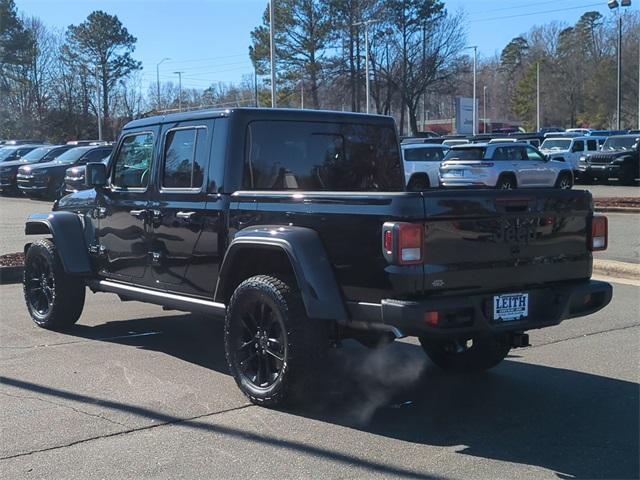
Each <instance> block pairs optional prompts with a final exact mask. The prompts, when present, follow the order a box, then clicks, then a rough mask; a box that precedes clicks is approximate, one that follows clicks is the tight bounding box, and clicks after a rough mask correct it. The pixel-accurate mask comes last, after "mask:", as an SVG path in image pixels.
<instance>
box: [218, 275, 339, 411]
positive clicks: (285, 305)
mask: <svg viewBox="0 0 640 480" xmlns="http://www.w3.org/2000/svg"><path fill="white" fill-rule="evenodd" d="M224 343H225V352H226V356H227V364H228V365H229V370H230V371H231V374H232V375H233V377H234V379H235V381H236V384H237V385H238V387H239V388H240V390H241V391H242V393H244V394H245V395H246V396H247V398H249V400H251V401H252V402H253V403H255V404H258V405H263V406H267V407H275V406H277V405H280V404H285V403H297V402H300V401H303V400H304V399H305V398H308V397H309V396H310V395H311V394H312V392H313V389H314V387H315V386H316V383H317V382H316V378H317V376H316V375H314V372H317V371H318V369H319V366H320V365H322V358H323V356H324V354H325V352H326V348H327V346H328V335H327V332H326V324H325V322H323V321H321V320H316V319H310V318H308V317H307V315H306V311H305V308H304V304H303V302H302V298H301V295H300V293H299V292H298V291H297V290H296V289H295V280H294V281H288V282H285V281H283V280H281V279H279V278H276V277H272V276H268V275H257V276H254V277H251V278H248V279H247V280H245V281H243V282H242V283H241V284H240V285H238V287H237V288H236V289H235V291H234V293H233V295H232V297H231V299H230V300H229V305H228V308H227V315H226V318H225V335H224Z"/></svg>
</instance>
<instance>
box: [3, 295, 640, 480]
mask: <svg viewBox="0 0 640 480" xmlns="http://www.w3.org/2000/svg"><path fill="white" fill-rule="evenodd" d="M638 294H639V289H638V287H634V286H629V285H622V284H616V285H615V294H614V301H613V303H612V304H611V305H610V306H609V307H608V308H607V309H606V310H604V311H602V312H599V313H597V314H595V315H592V316H590V317H586V318H582V319H576V320H570V321H567V322H565V323H563V324H561V325H559V326H557V327H553V328H550V329H546V330H541V331H538V332H532V335H531V340H532V344H533V345H534V346H533V347H530V348H526V349H518V350H514V351H512V355H511V356H510V357H509V358H508V359H507V360H506V361H505V362H503V364H501V365H500V366H499V367H497V368H496V369H494V370H492V371H491V372H488V373H486V374H483V375H478V376H474V377H462V376H460V377H458V376H447V375H445V374H443V373H441V372H440V371H438V370H437V369H436V368H435V367H434V366H433V365H432V364H430V362H428V361H427V360H426V357H425V356H424V354H423V353H422V350H421V349H420V347H419V346H417V344H416V342H415V341H412V340H407V341H401V342H396V343H395V344H393V345H391V346H390V347H386V348H384V349H382V350H379V351H371V350H367V349H365V348H364V347H360V346H358V345H356V344H351V343H347V344H345V346H344V347H343V348H341V349H337V350H335V351H333V352H332V355H331V361H330V362H329V363H328V364H327V369H326V374H327V375H326V377H327V384H326V389H325V390H324V393H323V394H322V395H321V396H320V397H318V398H316V399H315V400H314V401H313V402H312V404H310V405H308V406H306V407H304V408H301V409H298V410H293V411H276V410H267V409H264V408H261V407H257V406H251V405H249V404H248V402H247V401H246V400H245V399H244V397H243V396H242V395H241V394H240V393H239V391H238V390H237V388H236V387H235V384H234V382H233V379H232V378H231V377H230V376H229V374H228V373H227V369H226V366H225V362H224V355H223V346H222V324H221V322H220V321H218V320H215V319H210V318H204V317H200V316H195V315H189V314H179V313H175V312H162V311H161V310H160V309H159V308H158V307H154V306H150V305H144V304H140V303H136V302H127V303H120V302H119V301H118V300H117V299H116V298H115V297H113V296H112V295H110V294H98V295H90V296H89V297H88V302H87V305H86V307H85V312H84V314H83V316H82V318H81V319H80V322H79V324H77V325H76V326H75V327H74V328H73V329H72V330H71V331H70V332H68V333H66V334H61V333H54V332H49V331H45V330H42V329H39V328H37V327H36V326H35V325H34V324H33V323H32V322H31V320H30V319H29V318H28V316H27V314H26V311H25V308H24V305H23V301H22V299H21V287H20V286H19V285H5V286H2V287H0V295H1V301H2V305H3V314H2V322H1V323H0V338H2V348H0V365H1V370H2V375H3V379H2V385H1V389H0V398H1V400H0V401H1V402H2V409H1V410H0V419H1V423H2V425H1V427H0V428H1V431H0V438H2V442H1V446H0V447H1V448H0V474H1V475H2V477H3V478H67V479H71V478H78V479H87V478H141V477H145V478H146V477H154V478H156V477H157V478H201V477H210V478H247V477H262V478H273V477H279V478H300V477H308V478H392V477H394V478H408V477H409V478H451V479H454V478H460V479H468V478H498V477H499V478H558V477H560V478H574V477H575V478H638V474H639V469H638V455H637V453H638V448H639V441H638V424H639V418H638V412H639V408H640V404H639V396H638V393H639V389H638V382H639V381H640V372H639V370H638V364H639V361H640V350H639V349H638V345H639V343H640V315H639V314H638V313H639V312H638Z"/></svg>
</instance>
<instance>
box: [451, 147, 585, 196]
mask: <svg viewBox="0 0 640 480" xmlns="http://www.w3.org/2000/svg"><path fill="white" fill-rule="evenodd" d="M440 185H441V186H443V187H496V188H503V189H510V188H528V187H556V188H571V187H572V186H573V173H572V171H571V168H568V167H567V164H566V163H565V162H558V161H555V160H552V159H549V158H548V157H546V156H545V155H543V154H542V153H540V152H539V151H538V150H537V149H536V148H534V147H532V146H531V145H528V144H526V143H521V142H518V143H492V144H488V143H474V144H470V145H460V146H456V147H452V148H451V150H449V152H448V153H447V155H446V156H445V157H444V160H443V161H442V164H441V165H440Z"/></svg>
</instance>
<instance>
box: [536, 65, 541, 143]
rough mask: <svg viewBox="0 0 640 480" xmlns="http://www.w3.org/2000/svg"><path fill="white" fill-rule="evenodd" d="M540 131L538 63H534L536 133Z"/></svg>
mask: <svg viewBox="0 0 640 480" xmlns="http://www.w3.org/2000/svg"><path fill="white" fill-rule="evenodd" d="M539 131H540V62H536V132H539Z"/></svg>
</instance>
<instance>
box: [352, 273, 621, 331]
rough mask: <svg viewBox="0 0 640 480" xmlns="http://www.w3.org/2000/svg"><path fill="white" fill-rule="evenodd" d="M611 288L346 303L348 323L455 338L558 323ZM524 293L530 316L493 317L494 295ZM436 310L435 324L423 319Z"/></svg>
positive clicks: (590, 309) (600, 304) (585, 311)
mask: <svg viewBox="0 0 640 480" xmlns="http://www.w3.org/2000/svg"><path fill="white" fill-rule="evenodd" d="M612 291H613V289H612V287H611V285H610V284H608V283H606V282H600V281H596V280H587V281H580V282H571V283H566V284H559V285H553V286H548V287H537V288H529V289H521V290H518V291H517V292H508V291H500V292H490V293H485V294H479V295H471V296H451V297H434V298H428V299H423V300H418V301H406V300H392V299H385V300H382V302H381V303H380V304H372V303H357V302H349V303H348V307H349V311H350V314H351V318H353V320H354V321H353V326H354V327H356V328H365V329H371V330H378V331H389V332H392V333H394V334H395V335H396V336H420V337H434V338H436V337H441V338H446V337H459V336H478V335H483V334H498V333H505V332H524V331H526V330H533V329H537V328H544V327H549V326H552V325H557V324H559V323H560V322H562V321H563V320H566V319H568V318H574V317H581V316H585V315H590V314H592V313H594V312H597V311H598V310H600V309H602V308H604V307H605V306H606V305H608V304H609V302H610V301H611V296H612ZM505 293H528V294H529V316H528V317H527V318H526V319H522V320H512V321H507V322H504V321H494V320H493V311H492V308H493V297H494V295H500V294H505ZM426 312H438V323H437V324H435V325H434V324H429V323H427V320H426V318H425V317H426V316H425V313H426Z"/></svg>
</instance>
